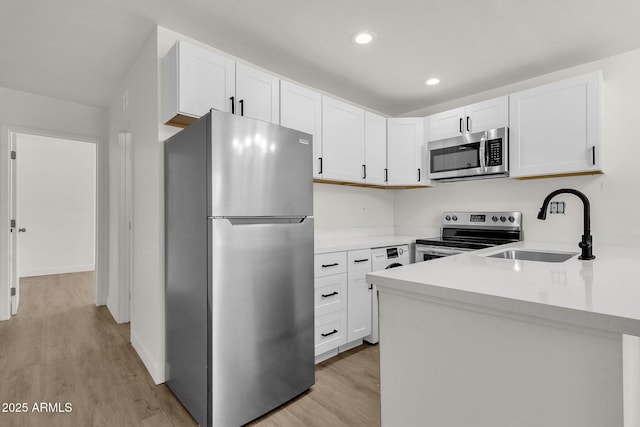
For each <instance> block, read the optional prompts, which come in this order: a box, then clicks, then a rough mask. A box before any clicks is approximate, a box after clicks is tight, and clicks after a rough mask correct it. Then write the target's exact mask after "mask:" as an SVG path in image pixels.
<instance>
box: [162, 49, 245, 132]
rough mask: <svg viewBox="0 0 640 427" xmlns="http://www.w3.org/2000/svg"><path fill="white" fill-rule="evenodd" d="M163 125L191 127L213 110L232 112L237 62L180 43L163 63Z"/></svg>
mask: <svg viewBox="0 0 640 427" xmlns="http://www.w3.org/2000/svg"><path fill="white" fill-rule="evenodd" d="M162 82H163V85H162V91H163V92H162V98H163V101H162V122H163V123H167V124H172V125H175V126H182V127H184V126H187V125H189V124H191V123H193V122H194V121H195V120H196V119H197V118H199V117H200V116H202V115H204V114H206V113H207V112H208V111H209V110H210V109H211V108H215V109H217V110H221V111H231V100H230V98H231V97H232V96H233V94H234V92H235V61H233V60H232V59H230V58H227V57H225V56H222V55H218V54H216V53H214V52H211V51H209V50H206V49H202V48H200V47H197V46H194V45H192V44H189V43H186V42H183V41H178V42H177V43H176V44H175V45H174V46H173V47H172V48H171V50H170V51H169V52H168V53H167V55H166V56H165V57H164V58H163V60H162Z"/></svg>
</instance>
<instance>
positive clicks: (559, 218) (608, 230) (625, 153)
mask: <svg viewBox="0 0 640 427" xmlns="http://www.w3.org/2000/svg"><path fill="white" fill-rule="evenodd" d="M598 69H601V70H602V71H603V75H604V115H605V120H604V155H605V157H606V159H605V174H604V175H592V176H582V177H571V178H547V179H538V180H529V181H518V180H510V179H495V180H483V181H468V182H453V183H446V184H440V185H437V186H436V187H435V188H431V189H421V190H411V191H398V192H396V196H395V204H394V212H395V213H394V217H395V221H396V227H397V230H398V231H399V232H402V231H403V230H406V229H415V228H421V227H437V226H438V225H439V222H440V215H441V213H442V211H444V210H474V209H477V210H503V209H504V210H521V211H522V212H523V214H524V227H525V238H526V239H528V240H532V241H553V242H575V243H576V244H577V242H578V241H579V240H580V236H581V234H582V203H581V202H580V200H579V199H578V198H576V197H575V196H572V195H561V196H558V197H557V198H555V199H554V200H562V201H565V202H566V203H567V214H566V215H548V216H547V220H546V221H540V220H538V219H536V215H537V213H538V210H539V208H540V206H541V204H542V201H543V199H544V197H545V196H546V195H547V194H548V193H550V192H551V191H553V190H556V189H559V188H574V189H577V190H580V191H582V192H583V193H585V194H586V195H587V197H589V199H590V201H591V229H592V234H593V239H594V254H595V255H596V256H597V255H598V246H599V245H601V244H604V243H607V244H619V245H631V244H633V245H640V243H639V242H640V223H638V212H640V191H639V190H638V184H639V183H640V167H639V166H638V164H637V159H639V158H640V142H639V138H638V133H637V130H636V128H637V123H638V111H639V110H638V99H640V81H638V73H640V50H635V51H632V52H628V53H625V54H621V55H617V56H614V57H611V58H607V59H603V60H600V61H597V62H593V63H589V64H586V65H583V66H580V67H574V68H571V69H567V70H562V71H559V72H556V73H553V74H550V75H545V76H542V77H540V78H536V79H532V80H528V81H526V82H521V83H518V84H516V85H510V86H506V87H504V88H500V89H496V90H494V91H491V92H486V93H484V94H479V95H474V96H471V97H468V98H465V99H461V100H456V101H454V102H451V103H447V104H445V105H441V106H436V107H432V108H429V109H428V110H423V111H421V112H417V113H412V114H420V113H435V112H437V111H442V110H446V109H448V108H452V107H457V106H460V105H465V104H467V103H471V102H475V101H479V100H482V99H489V98H491V97H494V96H499V95H505V94H508V93H510V92H514V91H516V90H521V89H525V88H530V87H535V86H538V85H541V84H544V83H547V82H551V81H556V80H560V79H562V78H566V77H571V76H575V75H579V74H583V73H587V72H590V71H593V70H598ZM549 155H550V156H553V153H549Z"/></svg>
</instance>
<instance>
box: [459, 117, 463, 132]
mask: <svg viewBox="0 0 640 427" xmlns="http://www.w3.org/2000/svg"><path fill="white" fill-rule="evenodd" d="M462 132H464V131H463V130H462V117H460V133H462Z"/></svg>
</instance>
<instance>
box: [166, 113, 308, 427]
mask: <svg viewBox="0 0 640 427" xmlns="http://www.w3.org/2000/svg"><path fill="white" fill-rule="evenodd" d="M311 144H312V141H311V136H310V135H308V134H305V133H302V132H298V131H294V130H292V129H287V128H284V127H281V126H277V125H274V124H271V123H266V122H262V121H258V120H253V119H249V118H246V117H241V116H236V115H232V114H229V113H224V112H219V111H216V110H211V111H210V112H209V113H208V114H207V115H206V116H204V117H202V118H200V119H199V120H198V121H196V122H195V123H194V124H192V125H191V126H189V127H188V128H185V129H183V130H182V131H180V132H179V133H177V134H176V135H175V136H173V137H172V138H170V139H168V140H167V141H165V149H164V167H165V171H164V172H165V244H166V252H165V279H166V343H167V353H166V356H167V385H168V386H169V388H170V389H171V390H172V391H173V393H174V394H175V395H176V396H177V397H178V399H180V401H181V402H182V403H183V405H184V406H185V408H186V409H187V410H188V411H189V412H190V413H191V415H192V416H193V417H194V418H195V419H196V421H197V422H198V423H199V424H200V425H207V426H239V425H242V424H245V423H247V422H249V421H251V420H253V419H255V418H257V417H259V416H261V415H263V414H265V413H267V412H268V411H270V410H272V409H274V408H276V407H278V406H280V405H282V404H283V403H285V402H286V401H288V400H290V399H291V398H293V397H295V396H297V395H298V394H300V393H303V392H304V391H305V390H307V389H308V388H309V387H311V386H312V385H313V384H314V382H315V372H314V347H313V345H314V343H313V340H314V323H313V322H314V320H313V319H314V317H313V307H314V303H313V218H311V215H313V193H312V191H313V187H312V186H313V184H312V180H313V178H312V146H311Z"/></svg>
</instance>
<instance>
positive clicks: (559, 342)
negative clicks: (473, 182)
mask: <svg viewBox="0 0 640 427" xmlns="http://www.w3.org/2000/svg"><path fill="white" fill-rule="evenodd" d="M505 249H520V250H530V251H542V252H544V251H554V252H572V253H575V254H576V255H575V256H574V257H572V258H570V259H569V260H567V261H565V262H561V263H549V262H536V261H521V260H508V259H500V258H491V257H488V256H487V255H492V254H495V253H498V252H502V251H504V250H505ZM578 252H579V249H578V248H577V246H576V245H560V244H545V243H533V242H519V243H514V244H510V245H504V246H500V247H499V248H495V247H494V248H489V249H484V250H481V251H475V252H473V253H468V254H460V255H456V256H451V257H446V258H440V259H437V260H433V261H428V262H423V263H418V264H412V265H409V266H405V267H402V268H398V269H392V270H386V271H380V272H376V273H371V274H368V275H367V281H368V282H370V283H373V284H375V285H377V287H378V290H379V292H380V346H381V347H380V364H381V399H382V425H383V426H392V425H425V423H426V425H437V426H469V425H473V426H512V425H513V426H540V425H548V426H563V427H567V426H580V427H588V426H594V427H595V426H602V425H607V426H620V427H623V426H624V427H629V426H640V417H639V413H640V411H639V404H640V403H639V402H640V339H639V338H638V336H640V249H634V248H626V247H604V246H602V245H600V246H598V245H596V246H595V248H594V254H595V255H596V259H595V260H593V261H581V260H578Z"/></svg>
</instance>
